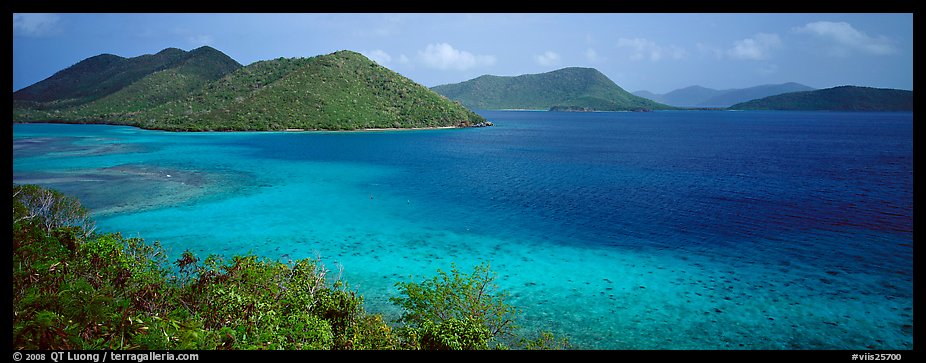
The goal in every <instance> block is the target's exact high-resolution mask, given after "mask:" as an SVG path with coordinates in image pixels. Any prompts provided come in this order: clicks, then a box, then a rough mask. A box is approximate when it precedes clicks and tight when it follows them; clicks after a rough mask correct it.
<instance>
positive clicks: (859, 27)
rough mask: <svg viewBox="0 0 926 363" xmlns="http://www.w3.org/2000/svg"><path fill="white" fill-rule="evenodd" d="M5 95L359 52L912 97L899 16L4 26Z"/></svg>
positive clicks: (82, 18) (360, 18)
mask: <svg viewBox="0 0 926 363" xmlns="http://www.w3.org/2000/svg"><path fill="white" fill-rule="evenodd" d="M12 16H13V91H16V90H18V89H21V88H23V87H26V86H29V85H31V84H34V83H36V82H39V81H41V80H43V79H45V78H48V77H50V76H52V75H53V74H54V73H55V72H57V71H60V70H62V69H64V68H67V67H69V66H71V65H73V64H75V63H77V62H80V61H81V60H83V59H86V58H89V57H92V56H95V55H99V54H103V53H109V54H115V55H119V56H123V57H136V56H140V55H144V54H154V53H157V52H158V51H160V50H162V49H164V48H168V47H175V48H180V49H183V50H192V49H195V48H198V47H200V46H204V45H208V46H211V47H213V48H216V49H218V50H220V51H222V52H224V53H225V54H227V55H229V56H230V57H232V58H233V59H235V60H236V61H238V62H239V63H241V64H243V65H248V64H250V63H253V62H256V61H260V60H268V59H274V58H279V57H287V58H290V57H312V56H316V55H321V54H328V53H332V52H335V51H338V50H342V49H348V50H353V51H357V52H360V53H363V54H364V55H366V56H367V57H369V58H370V59H373V60H375V61H376V62H378V63H379V64H381V65H383V66H385V67H387V68H389V69H392V70H394V71H396V72H398V73H400V74H402V75H403V76H405V77H408V78H410V79H412V80H413V81H415V82H418V83H420V84H423V85H425V86H427V87H433V86H437V85H441V84H448V83H458V82H463V81H466V80H469V79H472V78H476V77H478V76H481V75H485V74H492V75H499V76H516V75H521V74H534V73H543V72H548V71H553V70H556V69H560V68H565V67H590V68H595V69H598V70H599V71H601V72H602V73H604V74H605V75H606V76H608V78H610V79H611V80H612V81H614V82H615V83H617V85H618V86H620V87H621V88H623V89H625V90H627V91H630V92H635V91H640V90H647V91H650V92H654V93H667V92H669V91H672V90H675V89H679V88H684V87H688V86H693V85H699V86H702V87H708V88H714V89H731V88H746V87H752V86H757V85H763V84H780V83H785V82H797V83H801V84H805V85H807V86H810V87H814V88H830V87H835V86H842V85H856V86H867V87H877V88H895V89H905V90H912V89H913V14H912V13H847V14H838V13H837V14H828V13H805V14H800V13H798V14H795V13H776V14H765V13H747V14H731V13H722V14H711V13H680V14H672V13H655V14H653V13H648V14H623V13H524V14H519V13H500V14H486V13H479V14H459V13H443V14H422V13H412V14H402V13H364V14H346V13H336V14H317V13H311V14H291V13H279V14H273V13H254V14H246V13H232V14H203V13H197V14H183V13H170V14H150V13H145V14H139V13H129V14H112V13H107V14H93V13H63V14H61V13H59V14H49V13H41V14H39V13H14V14H12Z"/></svg>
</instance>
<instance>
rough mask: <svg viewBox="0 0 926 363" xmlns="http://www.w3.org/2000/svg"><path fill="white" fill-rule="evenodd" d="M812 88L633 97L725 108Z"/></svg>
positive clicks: (694, 90) (697, 90)
mask: <svg viewBox="0 0 926 363" xmlns="http://www.w3.org/2000/svg"><path fill="white" fill-rule="evenodd" d="M813 90H814V88H812V87H809V86H805V85H803V84H800V83H794V82H788V83H782V84H764V85H759V86H754V87H748V88H731V89H724V90H717V89H712V88H706V87H701V86H690V87H685V88H680V89H677V90H674V91H671V92H669V93H665V94H655V93H652V92H649V91H636V92H633V94H634V95H637V96H640V97H643V98H648V99H651V100H653V101H656V102H660V103H664V104H667V105H671V106H676V107H686V108H726V107H730V106H733V105H735V104H737V103H741V102H746V101H751V100H755V99H759V98H764V97H768V96H774V95H779V94H782V93H790V92H802V91H813Z"/></svg>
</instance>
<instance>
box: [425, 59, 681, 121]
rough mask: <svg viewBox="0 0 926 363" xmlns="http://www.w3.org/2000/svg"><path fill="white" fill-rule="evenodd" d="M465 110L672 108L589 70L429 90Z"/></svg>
mask: <svg viewBox="0 0 926 363" xmlns="http://www.w3.org/2000/svg"><path fill="white" fill-rule="evenodd" d="M432 90H434V91H435V92H437V93H440V94H442V95H444V96H447V97H448V98H450V99H452V100H456V101H459V102H460V103H462V104H463V105H464V106H466V107H470V108H476V109H486V110H499V109H531V110H563V111H649V110H661V109H672V107H671V106H667V105H663V104H660V103H657V102H654V101H651V100H648V99H645V98H642V97H638V96H635V95H633V94H630V93H629V92H627V91H625V90H623V89H622V88H620V87H619V86H618V85H617V84H615V83H614V82H613V81H611V80H610V79H608V77H607V76H605V75H604V74H602V73H601V72H599V71H598V70H596V69H593V68H578V67H571V68H563V69H560V70H556V71H552V72H547V73H540V74H525V75H520V76H515V77H502V76H491V75H485V76H481V77H478V78H474V79H471V80H469V81H466V82H462V83H456V84H448V85H441V86H436V87H433V88H432Z"/></svg>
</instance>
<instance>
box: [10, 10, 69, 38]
mask: <svg viewBox="0 0 926 363" xmlns="http://www.w3.org/2000/svg"><path fill="white" fill-rule="evenodd" d="M60 20H61V17H60V16H58V15H57V14H13V32H14V33H17V35H24V36H30V37H44V36H50V35H55V34H58V33H59V32H60V28H59V25H58V22H59V21H60Z"/></svg>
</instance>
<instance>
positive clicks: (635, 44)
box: [617, 38, 688, 62]
mask: <svg viewBox="0 0 926 363" xmlns="http://www.w3.org/2000/svg"><path fill="white" fill-rule="evenodd" d="M617 47H618V48H628V49H630V59H633V60H643V59H649V60H651V61H653V62H656V61H659V60H661V59H663V58H671V59H682V58H684V57H685V56H686V55H687V53H688V52H686V51H685V49H683V48H679V47H676V46H674V45H670V46H661V45H658V44H656V42H654V41H652V40H648V39H643V38H633V39H629V38H620V39H618V40H617Z"/></svg>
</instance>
